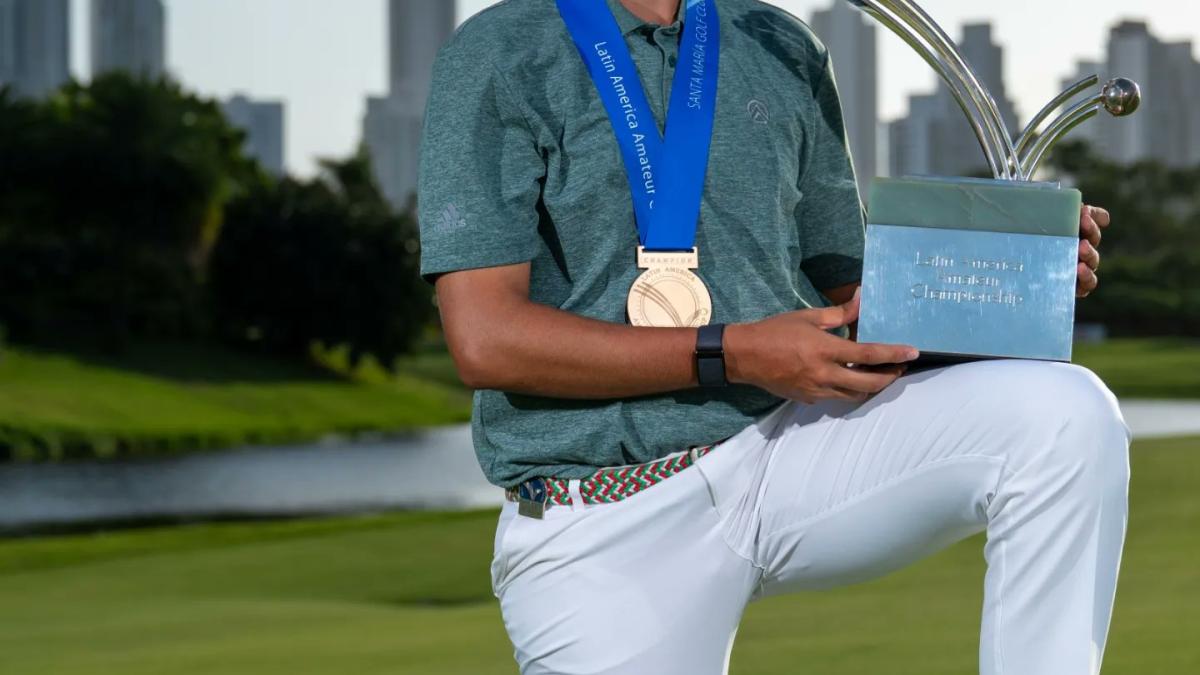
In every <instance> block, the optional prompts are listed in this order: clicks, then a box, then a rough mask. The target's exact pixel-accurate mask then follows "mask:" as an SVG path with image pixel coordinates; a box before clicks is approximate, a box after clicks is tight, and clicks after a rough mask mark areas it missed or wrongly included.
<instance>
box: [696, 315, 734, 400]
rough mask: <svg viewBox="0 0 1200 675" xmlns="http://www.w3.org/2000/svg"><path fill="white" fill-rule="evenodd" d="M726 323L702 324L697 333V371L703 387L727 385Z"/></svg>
mask: <svg viewBox="0 0 1200 675" xmlns="http://www.w3.org/2000/svg"><path fill="white" fill-rule="evenodd" d="M724 343H725V324H723V323H714V324H712V325H709V326H701V327H700V330H699V331H698V332H697V333H696V373H697V374H698V375H699V380H700V386H701V387H725V386H728V385H729V380H728V379H726V377H725V344H724Z"/></svg>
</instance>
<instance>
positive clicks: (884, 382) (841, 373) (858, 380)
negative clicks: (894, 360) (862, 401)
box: [830, 368, 900, 394]
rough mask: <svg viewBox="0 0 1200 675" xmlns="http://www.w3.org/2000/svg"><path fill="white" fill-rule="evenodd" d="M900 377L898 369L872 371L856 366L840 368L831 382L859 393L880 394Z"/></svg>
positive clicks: (842, 388)
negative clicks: (855, 367)
mask: <svg viewBox="0 0 1200 675" xmlns="http://www.w3.org/2000/svg"><path fill="white" fill-rule="evenodd" d="M899 377H900V373H899V372H897V371H894V370H893V371H891V372H871V371H867V370H857V369H854V368H839V369H838V371H837V372H836V373H835V374H834V375H833V376H832V378H831V382H830V383H831V384H833V385H834V386H835V387H836V388H838V389H841V390H843V391H848V392H851V393H857V394H878V393H879V392H881V391H883V390H884V389H886V388H887V387H888V385H890V384H891V383H893V382H895V381H896V380H897V378H899Z"/></svg>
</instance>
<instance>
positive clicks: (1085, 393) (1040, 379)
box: [1032, 363, 1132, 488]
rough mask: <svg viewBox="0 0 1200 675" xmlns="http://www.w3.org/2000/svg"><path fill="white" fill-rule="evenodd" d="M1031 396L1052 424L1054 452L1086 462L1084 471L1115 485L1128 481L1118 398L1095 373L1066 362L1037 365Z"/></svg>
mask: <svg viewBox="0 0 1200 675" xmlns="http://www.w3.org/2000/svg"><path fill="white" fill-rule="evenodd" d="M1040 365H1041V367H1040V368H1037V369H1036V374H1035V375H1033V376H1032V377H1033V379H1034V380H1035V382H1034V386H1035V387H1036V388H1037V389H1038V394H1037V396H1036V397H1035V398H1036V400H1037V401H1038V403H1039V404H1040V405H1042V406H1044V407H1045V410H1046V412H1045V413H1043V414H1045V415H1046V416H1047V417H1048V418H1049V419H1050V420H1051V421H1052V422H1053V423H1054V424H1055V425H1056V426H1057V427H1058V430H1057V435H1058V442H1057V443H1056V444H1055V447H1054V453H1055V454H1056V455H1058V456H1059V457H1060V458H1063V459H1066V460H1074V463H1078V465H1080V466H1086V467H1087V468H1088V471H1086V474H1087V475H1090V476H1092V477H1093V478H1095V479H1097V480H1098V481H1100V482H1101V483H1104V484H1108V485H1112V486H1113V487H1114V488H1116V487H1119V486H1121V485H1123V484H1125V483H1127V482H1128V477H1129V443H1130V440H1131V438H1132V434H1131V433H1130V430H1129V426H1128V424H1126V422H1125V417H1124V416H1123V415H1122V413H1121V407H1120V405H1119V403H1118V401H1117V397H1116V396H1115V395H1114V394H1113V393H1112V391H1111V390H1110V389H1109V388H1108V386H1107V385H1105V384H1104V381H1103V380H1101V379H1100V378H1099V377H1098V376H1096V374H1095V373H1093V372H1092V371H1091V370H1088V369H1087V368H1084V367H1082V366H1077V365H1072V364H1066V363H1047V364H1040Z"/></svg>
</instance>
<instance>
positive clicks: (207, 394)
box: [0, 345, 470, 459]
mask: <svg viewBox="0 0 1200 675" xmlns="http://www.w3.org/2000/svg"><path fill="white" fill-rule="evenodd" d="M336 356H337V355H336V354H334V355H330V356H328V358H329V359H330V360H336ZM441 360H443V359H442V358H441V357H436V356H435V357H430V358H429V359H411V360H410V365H412V366H413V368H414V371H417V370H419V368H420V367H424V368H426V369H429V370H431V371H438V370H439V369H441V370H444V367H442V365H441V364H440V361H441ZM427 361H428V362H427ZM469 413H470V401H469V397H468V396H467V394H466V393H465V392H463V391H462V390H461V388H458V387H452V386H449V385H447V384H445V383H444V378H443V380H442V381H437V380H435V379H432V378H430V377H428V376H425V375H418V374H412V373H409V372H404V373H401V374H399V375H395V376H389V375H384V374H383V373H382V372H380V371H379V370H378V369H374V370H372V369H370V368H364V369H362V370H361V371H360V372H357V373H354V374H353V375H349V374H339V373H337V372H336V370H335V369H334V368H332V367H330V368H318V367H311V366H305V365H296V364H291V363H287V362H282V361H276V360H272V359H269V358H263V357H251V356H246V355H243V354H240V353H236V352H229V351H225V350H221V349H217V348H211V347H197V346H183V345H144V346H142V347H140V348H138V349H137V350H134V351H132V352H130V355H129V356H126V357H122V358H109V357H94V356H93V357H89V356H83V355H78V354H67V353H61V352H44V351H37V350H31V349H18V348H7V349H5V350H4V353H3V356H2V357H0V448H5V447H7V450H8V454H9V455H10V456H11V457H13V458H16V459H46V458H50V459H59V458H64V457H91V456H100V457H107V456H128V455H146V454H166V453H171V452H183V451H191V450H197V449H209V448H221V447H228V446H232V445H240V444H246V443H286V442H298V441H306V440H311V439H315V438H319V437H321V436H324V435H327V434H330V433H345V434H354V433H359V432H366V431H389V432H391V431H403V430H406V429H412V428H415V427H422V426H429V425H437V424H445V423H450V422H458V421H463V420H466V419H467V418H468V417H469Z"/></svg>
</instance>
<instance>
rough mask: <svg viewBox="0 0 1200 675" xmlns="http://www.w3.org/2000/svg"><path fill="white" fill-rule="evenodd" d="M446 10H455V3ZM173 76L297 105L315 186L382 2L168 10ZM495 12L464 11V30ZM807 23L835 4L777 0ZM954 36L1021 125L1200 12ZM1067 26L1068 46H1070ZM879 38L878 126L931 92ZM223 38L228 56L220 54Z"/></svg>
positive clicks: (1084, 19) (1121, 9)
mask: <svg viewBox="0 0 1200 675" xmlns="http://www.w3.org/2000/svg"><path fill="white" fill-rule="evenodd" d="M447 1H449V0H447ZM164 4H165V5H166V8H167V15H168V39H167V43H168V45H169V47H168V58H167V63H168V71H169V72H171V73H172V74H173V75H174V76H176V77H177V78H179V79H180V80H181V81H182V82H183V83H184V84H185V85H186V86H187V87H189V88H191V89H194V90H196V91H198V92H200V93H201V94H203V95H206V96H211V97H214V98H219V99H221V100H226V99H228V98H230V97H231V96H232V95H234V94H235V93H238V92H244V93H246V94H247V95H249V96H250V97H252V98H255V99H261V98H266V99H272V100H284V101H285V102H286V103H287V105H288V117H289V124H288V139H287V146H288V166H289V169H290V170H292V171H293V172H295V173H297V174H300V175H311V174H312V173H313V171H314V170H315V166H316V159H317V158H318V157H320V156H344V155H346V154H348V153H349V152H352V151H353V149H354V148H355V147H356V145H357V143H358V141H359V139H360V137H361V131H362V119H363V115H364V114H365V112H366V103H367V99H368V97H369V96H377V97H378V96H386V93H387V91H388V63H387V62H388V57H387V39H386V38H387V24H386V20H385V17H386V11H385V2H384V0H346V1H345V2H341V3H336V5H335V4H333V3H327V2H324V1H323V0H257V1H256V2H253V3H245V2H241V1H240V0H205V2H203V3H199V2H195V0H166V1H165V3H164ZM490 4H492V3H491V2H488V1H485V0H463V1H462V2H460V3H459V10H458V15H459V19H460V20H461V19H462V18H463V17H464V16H467V15H470V14H473V13H475V12H476V11H478V10H479V9H482V8H483V7H486V6H487V5H490ZM773 4H776V5H779V6H782V7H784V8H785V9H787V10H789V11H791V12H793V13H794V14H796V15H797V16H799V17H800V18H802V19H804V20H806V21H807V20H809V19H810V18H811V16H812V12H813V11H814V10H817V9H824V8H826V7H828V5H829V4H830V3H829V0H778V1H776V2H774V3H773ZM922 5H923V6H924V7H925V8H926V9H927V10H928V11H929V12H930V13H931V14H932V15H933V16H935V17H936V18H937V19H938V20H939V21H940V22H941V23H942V24H943V25H944V27H945V28H946V29H947V31H948V32H950V33H951V34H954V35H958V34H959V33H960V29H961V25H962V23H963V22H964V21H966V20H971V21H972V22H975V21H976V20H980V19H985V20H989V21H991V22H992V23H993V24H994V27H995V34H996V41H997V42H998V43H999V44H1000V45H1002V46H1003V47H1004V48H1005V50H1006V51H1005V66H1006V72H1007V73H1008V85H1009V92H1010V96H1011V98H1013V100H1014V102H1015V104H1016V106H1017V109H1018V113H1019V116H1020V117H1021V118H1022V119H1024V118H1027V117H1028V115H1029V114H1030V113H1031V112H1032V111H1034V110H1036V109H1037V108H1039V107H1040V106H1041V104H1042V103H1044V102H1045V101H1046V100H1048V99H1049V98H1050V97H1051V96H1052V95H1053V94H1055V93H1057V91H1058V89H1059V84H1060V80H1062V79H1064V78H1065V77H1067V76H1069V75H1070V74H1072V73H1073V72H1074V69H1075V64H1076V62H1077V61H1079V60H1092V61H1100V62H1102V61H1104V60H1105V57H1106V51H1105V50H1106V45H1105V42H1106V40H1107V36H1108V32H1109V30H1110V29H1111V28H1112V27H1113V26H1115V25H1116V24H1117V23H1119V22H1120V21H1121V20H1122V19H1125V18H1134V19H1144V20H1146V21H1147V22H1148V23H1149V26H1150V29H1151V31H1152V32H1153V33H1154V34H1155V35H1157V36H1159V37H1161V38H1162V39H1163V40H1164V41H1169V42H1176V41H1179V40H1180V39H1192V40H1197V39H1198V36H1200V7H1196V6H1191V5H1183V4H1180V3H1177V2H1173V1H1172V0H1147V2H1144V3H1142V4H1141V5H1139V6H1138V7H1137V8H1136V9H1132V8H1128V7H1126V6H1125V5H1124V4H1122V3H1118V2H1115V0H1095V1H1094V2H1091V3H1089V4H1088V9H1087V11H1086V12H1079V11H1077V10H1074V9H1072V6H1065V7H1064V6H1061V5H1070V3H1040V2H1027V1H1025V0H1011V1H1009V2H1006V3H1001V4H995V3H985V2H982V1H981V0H923V1H922ZM87 15H88V11H87V3H86V2H85V0H72V21H73V22H74V23H75V26H74V29H73V31H72V37H73V41H74V44H73V45H72V50H71V55H72V66H73V72H74V73H75V75H76V76H83V77H85V78H86V76H87V75H88V69H87V66H88V64H87V61H88V51H89V49H90V47H89V45H88V44H86V43H87V35H86V34H83V33H86V17H87ZM1064 27H1066V29H1065V30H1066V31H1067V33H1066V34H1067V35H1069V38H1068V39H1064V37H1063V35H1064ZM877 35H878V37H879V43H880V44H879V52H880V54H879V60H880V70H879V81H880V90H879V107H880V119H881V121H887V120H893V119H896V118H898V117H901V116H904V115H905V114H906V113H907V112H908V110H907V99H908V97H909V96H910V95H911V94H913V93H920V92H928V91H931V90H933V88H934V84H935V77H934V75H933V74H932V73H931V72H930V71H929V69H928V67H927V66H926V65H925V64H924V63H923V62H921V61H920V59H919V58H918V57H916V56H915V55H914V54H912V53H911V52H910V51H909V50H908V48H907V47H906V46H905V45H903V43H900V41H899V40H898V39H897V38H895V37H894V36H892V35H891V34H890V33H889V32H887V31H885V30H884V31H877ZM214 36H218V38H216V39H219V44H220V47H221V48H220V49H213V43H214V39H215V38H214Z"/></svg>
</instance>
